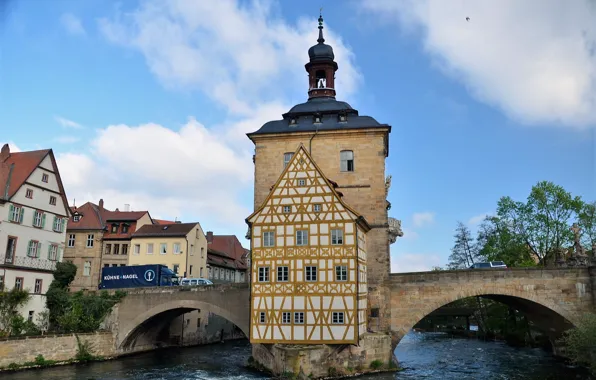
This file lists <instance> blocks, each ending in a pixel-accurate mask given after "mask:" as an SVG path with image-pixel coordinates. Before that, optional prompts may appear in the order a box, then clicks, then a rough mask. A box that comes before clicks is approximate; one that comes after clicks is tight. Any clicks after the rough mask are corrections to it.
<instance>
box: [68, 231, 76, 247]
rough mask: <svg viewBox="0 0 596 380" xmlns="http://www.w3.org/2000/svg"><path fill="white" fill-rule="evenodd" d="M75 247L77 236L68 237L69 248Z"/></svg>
mask: <svg viewBox="0 0 596 380" xmlns="http://www.w3.org/2000/svg"><path fill="white" fill-rule="evenodd" d="M74 245H75V234H70V235H68V246H69V247H74Z"/></svg>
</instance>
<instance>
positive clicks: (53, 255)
mask: <svg viewBox="0 0 596 380" xmlns="http://www.w3.org/2000/svg"><path fill="white" fill-rule="evenodd" d="M48 260H50V261H58V246H57V245H56V244H50V247H49V248H48Z"/></svg>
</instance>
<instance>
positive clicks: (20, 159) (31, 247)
mask: <svg viewBox="0 0 596 380" xmlns="http://www.w3.org/2000/svg"><path fill="white" fill-rule="evenodd" d="M60 261H70V262H72V263H74V264H75V265H76V266H77V275H76V278H75V280H74V281H73V283H72V285H71V290H73V291H77V290H97V289H98V285H99V282H100V280H101V278H100V277H101V270H102V268H104V267H113V266H125V265H143V264H163V265H167V266H168V267H169V268H170V269H172V270H173V271H175V272H176V273H178V274H179V275H180V276H181V277H201V278H209V279H211V280H212V281H213V282H216V283H218V282H243V281H248V278H249V276H248V275H247V268H248V266H249V251H248V250H247V249H244V248H243V247H242V244H241V243H240V241H239V240H238V238H237V237H236V236H234V235H214V234H213V233H212V232H210V231H208V232H207V233H205V232H204V231H203V228H202V227H201V225H200V223H198V222H193V223H181V222H177V221H167V220H159V219H153V218H152V217H151V215H150V213H149V211H131V210H130V206H129V205H125V206H124V208H123V210H122V211H120V210H119V209H118V208H116V209H115V210H110V209H107V208H106V207H104V201H103V199H100V200H99V202H98V204H94V203H92V202H87V203H85V204H83V205H81V206H79V207H76V206H74V205H73V206H69V205H68V201H67V197H66V193H65V191H64V186H63V184H62V179H61V177H60V172H59V170H58V166H57V164H56V160H55V157H54V154H53V152H52V150H51V149H46V150H36V151H29V152H11V151H10V148H9V146H8V144H5V145H4V146H3V147H2V149H1V151H0V288H4V289H11V288H13V287H16V288H19V289H27V290H29V292H30V293H31V297H30V300H29V302H28V303H27V304H26V305H24V307H23V308H22V311H21V312H22V314H23V316H24V317H26V318H28V319H29V320H32V321H35V317H36V316H37V315H38V314H39V313H40V312H41V311H43V310H44V308H45V293H46V291H47V290H48V287H49V285H50V283H51V282H52V280H53V275H52V272H53V271H54V270H55V268H56V263H57V262H60Z"/></svg>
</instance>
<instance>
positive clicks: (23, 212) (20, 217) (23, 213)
mask: <svg viewBox="0 0 596 380" xmlns="http://www.w3.org/2000/svg"><path fill="white" fill-rule="evenodd" d="M24 215H25V208H24V207H21V213H20V215H19V223H23V216H24Z"/></svg>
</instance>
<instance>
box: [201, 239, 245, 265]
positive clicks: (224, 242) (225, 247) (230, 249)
mask: <svg viewBox="0 0 596 380" xmlns="http://www.w3.org/2000/svg"><path fill="white" fill-rule="evenodd" d="M209 250H212V251H216V252H223V253H224V254H225V255H227V256H228V257H231V258H233V259H234V260H235V261H236V267H237V268H239V269H246V263H245V261H244V260H243V258H242V256H243V255H244V253H245V250H244V247H242V244H241V243H240V241H239V240H238V238H237V237H236V235H213V239H212V241H211V242H210V243H209V244H208V250H207V252H209Z"/></svg>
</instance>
